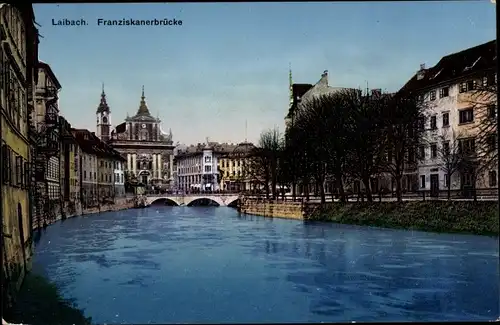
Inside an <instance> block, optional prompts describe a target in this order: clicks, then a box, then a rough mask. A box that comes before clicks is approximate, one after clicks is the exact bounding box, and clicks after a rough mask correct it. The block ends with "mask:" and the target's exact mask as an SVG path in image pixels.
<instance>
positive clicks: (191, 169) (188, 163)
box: [175, 141, 222, 192]
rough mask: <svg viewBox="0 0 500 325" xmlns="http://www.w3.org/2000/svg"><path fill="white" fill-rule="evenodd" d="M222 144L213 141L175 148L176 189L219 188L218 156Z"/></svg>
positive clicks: (190, 190) (193, 190)
mask: <svg viewBox="0 0 500 325" xmlns="http://www.w3.org/2000/svg"><path fill="white" fill-rule="evenodd" d="M221 151H222V146H221V145H217V144H215V143H209V142H208V141H207V143H205V144H201V143H198V144H197V145H196V146H194V145H191V146H189V147H185V148H182V149H178V150H177V155H176V156H175V164H176V166H177V178H178V180H177V186H178V187H177V189H178V190H181V191H185V192H212V191H219V190H220V174H219V169H218V165H219V164H218V158H219V156H220V154H221Z"/></svg>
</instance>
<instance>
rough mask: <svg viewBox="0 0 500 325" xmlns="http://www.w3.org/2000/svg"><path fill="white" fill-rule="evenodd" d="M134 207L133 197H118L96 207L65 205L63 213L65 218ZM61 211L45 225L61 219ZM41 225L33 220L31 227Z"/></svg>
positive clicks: (34, 227)
mask: <svg viewBox="0 0 500 325" xmlns="http://www.w3.org/2000/svg"><path fill="white" fill-rule="evenodd" d="M133 207H134V199H133V198H118V199H115V203H114V204H102V205H100V206H97V207H91V208H87V209H83V208H82V206H81V204H80V203H78V204H76V205H75V206H65V208H64V210H63V213H64V215H65V217H66V218H72V217H77V216H81V215H86V214H91V213H99V212H106V211H118V210H126V209H131V208H133ZM62 216H63V215H62V213H58V214H56V216H55V218H53V219H51V220H47V221H46V222H47V225H49V224H52V223H55V222H57V221H59V220H61V219H62ZM39 225H40V227H43V224H42V223H38V222H34V223H33V229H34V230H36V229H38V227H39Z"/></svg>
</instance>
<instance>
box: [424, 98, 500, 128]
mask: <svg viewBox="0 0 500 325" xmlns="http://www.w3.org/2000/svg"><path fill="white" fill-rule="evenodd" d="M496 114H497V107H496V105H495V104H491V105H488V106H487V107H486V117H487V118H491V119H494V118H496ZM441 119H442V124H441V125H442V127H448V126H450V113H449V112H444V113H442V114H441ZM472 122H474V108H467V109H462V110H460V111H459V112H458V123H459V124H466V123H472ZM425 124H426V118H425V117H421V118H420V120H419V123H418V127H419V128H420V129H421V130H424V129H425ZM437 128H438V127H437V115H433V116H431V117H430V129H431V130H437Z"/></svg>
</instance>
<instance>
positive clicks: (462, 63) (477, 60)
mask: <svg viewBox="0 0 500 325" xmlns="http://www.w3.org/2000/svg"><path fill="white" fill-rule="evenodd" d="M496 64H497V53H496V40H493V41H490V42H488V43H484V44H481V45H478V46H475V47H471V48H468V49H466V50H463V51H460V52H457V53H453V54H449V55H447V56H444V57H443V58H441V60H439V62H438V63H437V64H436V65H435V66H433V67H431V68H428V69H425V68H424V69H421V70H420V71H418V72H417V73H416V74H415V75H414V76H413V77H412V78H411V79H410V80H409V81H408V82H407V83H406V84H405V85H404V86H403V87H402V88H401V90H402V91H417V90H420V89H424V88H429V87H433V86H435V85H438V84H441V83H444V82H446V81H450V80H453V79H458V78H462V77H467V76H469V75H473V74H476V73H478V72H483V71H485V70H488V69H493V68H495V67H496ZM419 75H420V77H419Z"/></svg>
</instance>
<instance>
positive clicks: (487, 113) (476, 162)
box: [463, 67, 498, 200]
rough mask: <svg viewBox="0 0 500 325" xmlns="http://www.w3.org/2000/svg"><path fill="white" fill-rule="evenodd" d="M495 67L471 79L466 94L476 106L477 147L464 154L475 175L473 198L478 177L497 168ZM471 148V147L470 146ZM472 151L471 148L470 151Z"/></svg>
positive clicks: (465, 163) (466, 165) (466, 168)
mask: <svg viewBox="0 0 500 325" xmlns="http://www.w3.org/2000/svg"><path fill="white" fill-rule="evenodd" d="M495 71H496V69H495V67H492V68H491V69H489V70H486V71H484V72H483V74H482V75H480V76H478V77H476V79H475V80H471V81H469V82H470V86H469V85H467V87H471V86H472V87H471V88H472V89H468V90H469V91H468V92H467V97H468V101H469V103H470V107H471V108H472V109H473V114H474V115H473V116H474V125H473V126H472V129H471V130H470V131H471V132H470V133H471V134H473V135H474V136H475V138H474V140H475V141H474V148H472V150H468V152H467V155H465V156H464V157H463V170H464V173H469V175H470V176H471V177H472V188H473V195H474V199H475V200H477V193H476V188H477V181H478V179H479V177H480V176H481V175H484V173H485V172H486V171H489V170H491V169H495V170H496V171H498V146H497V144H498V119H497V114H498V108H497V105H496V103H497V90H498V89H497V80H496V73H495ZM468 149H471V148H468ZM471 151H472V152H471Z"/></svg>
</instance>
